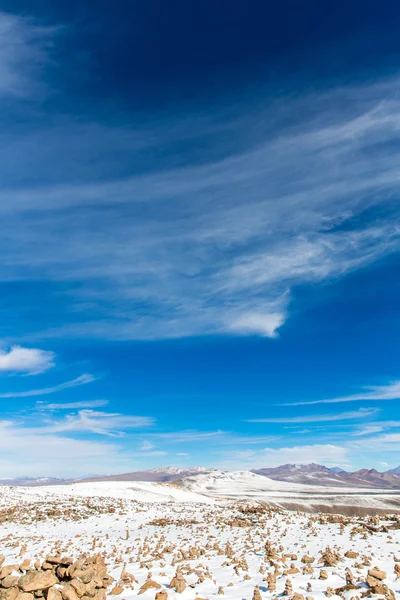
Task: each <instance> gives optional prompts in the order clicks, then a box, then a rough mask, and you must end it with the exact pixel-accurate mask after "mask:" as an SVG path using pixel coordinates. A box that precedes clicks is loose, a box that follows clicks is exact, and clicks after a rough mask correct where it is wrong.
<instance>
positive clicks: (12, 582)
mask: <svg viewBox="0 0 400 600" xmlns="http://www.w3.org/2000/svg"><path fill="white" fill-rule="evenodd" d="M18 580H19V575H7V577H4V579H3V581H2V582H1V585H2V586H3V588H10V587H15V586H16V585H18Z"/></svg>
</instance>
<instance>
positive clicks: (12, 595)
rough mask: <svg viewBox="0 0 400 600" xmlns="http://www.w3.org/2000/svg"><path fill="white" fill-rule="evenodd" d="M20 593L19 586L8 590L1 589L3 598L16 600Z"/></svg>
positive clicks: (0, 592) (1, 597)
mask: <svg viewBox="0 0 400 600" xmlns="http://www.w3.org/2000/svg"><path fill="white" fill-rule="evenodd" d="M18 594H19V588H18V587H11V588H8V589H6V590H0V599H1V600H16V598H17V596H18Z"/></svg>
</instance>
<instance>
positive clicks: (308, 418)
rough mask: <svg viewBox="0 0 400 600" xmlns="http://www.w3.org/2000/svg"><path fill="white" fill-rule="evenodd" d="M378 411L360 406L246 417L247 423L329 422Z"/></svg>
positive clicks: (368, 414)
mask: <svg viewBox="0 0 400 600" xmlns="http://www.w3.org/2000/svg"><path fill="white" fill-rule="evenodd" d="M378 412H379V409H377V408H360V409H359V410H354V411H349V412H342V413H333V414H325V415H318V414H317V415H303V416H299V417H277V418H275V417H266V418H262V419H246V421H247V422H248V423H331V422H334V421H347V420H354V419H365V418H367V417H372V416H374V415H376V414H377V413H378Z"/></svg>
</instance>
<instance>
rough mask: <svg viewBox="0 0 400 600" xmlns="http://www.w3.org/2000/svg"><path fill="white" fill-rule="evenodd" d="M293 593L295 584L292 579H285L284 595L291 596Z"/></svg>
mask: <svg viewBox="0 0 400 600" xmlns="http://www.w3.org/2000/svg"><path fill="white" fill-rule="evenodd" d="M292 594H293V586H292V582H291V581H290V579H286V581H285V591H284V592H283V595H284V596H291V595H292Z"/></svg>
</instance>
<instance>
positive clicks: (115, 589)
mask: <svg viewBox="0 0 400 600" xmlns="http://www.w3.org/2000/svg"><path fill="white" fill-rule="evenodd" d="M123 591H124V588H123V587H122V586H120V585H116V586H114V587H113V589H112V590H111V592H110V594H111V595H112V596H119V595H120V594H122V592H123ZM139 594H140V592H139Z"/></svg>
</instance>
